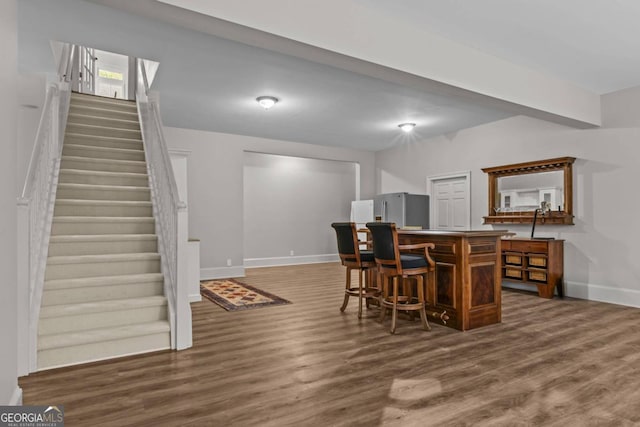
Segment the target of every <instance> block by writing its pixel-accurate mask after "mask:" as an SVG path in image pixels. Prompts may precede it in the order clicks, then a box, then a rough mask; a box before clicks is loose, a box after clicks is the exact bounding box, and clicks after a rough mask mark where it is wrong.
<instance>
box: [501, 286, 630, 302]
mask: <svg viewBox="0 0 640 427" xmlns="http://www.w3.org/2000/svg"><path fill="white" fill-rule="evenodd" d="M502 286H504V287H505V288H512V289H521V290H525V291H533V292H536V291H537V288H536V286H535V285H532V284H529V285H525V284H522V283H517V282H511V281H508V280H505V281H503V282H502ZM564 294H565V296H567V297H571V298H578V299H585V300H589V301H599V302H608V303H611V304H618V305H626V306H629V307H639V308H640V291H638V290H635V289H626V288H612V287H610V286H601V285H594V284H590V283H580V282H569V281H566V282H565V286H564Z"/></svg>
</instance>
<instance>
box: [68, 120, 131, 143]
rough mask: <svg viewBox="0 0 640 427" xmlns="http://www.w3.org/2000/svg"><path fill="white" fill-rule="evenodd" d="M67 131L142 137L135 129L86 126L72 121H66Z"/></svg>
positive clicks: (117, 136) (121, 136) (118, 136)
mask: <svg viewBox="0 0 640 427" xmlns="http://www.w3.org/2000/svg"><path fill="white" fill-rule="evenodd" d="M67 132H72V133H81V134H86V135H96V136H112V137H116V138H133V139H142V134H141V133H140V131H136V130H127V129H116V128H110V127H100V126H86V125H83V124H80V123H72V122H69V123H67Z"/></svg>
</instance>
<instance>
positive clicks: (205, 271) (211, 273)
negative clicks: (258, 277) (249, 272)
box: [200, 265, 245, 280]
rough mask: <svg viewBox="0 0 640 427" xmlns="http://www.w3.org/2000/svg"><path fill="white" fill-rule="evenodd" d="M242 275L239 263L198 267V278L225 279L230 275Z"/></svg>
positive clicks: (242, 269) (242, 270)
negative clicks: (227, 265) (233, 265)
mask: <svg viewBox="0 0 640 427" xmlns="http://www.w3.org/2000/svg"><path fill="white" fill-rule="evenodd" d="M244 276H245V274H244V267H243V266H241V265H239V266H237V267H215V268H201V269H200V280H209V279H227V278H230V277H244Z"/></svg>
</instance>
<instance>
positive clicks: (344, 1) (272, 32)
mask: <svg viewBox="0 0 640 427" xmlns="http://www.w3.org/2000/svg"><path fill="white" fill-rule="evenodd" d="M90 1H91V2H93V3H99V4H103V5H105V6H109V7H115V8H118V9H121V10H124V11H127V12H129V13H134V14H137V15H141V16H145V17H147V18H150V19H155V20H159V21H163V22H167V23H171V24H173V25H178V26H181V27H183V28H189V29H192V30H195V31H200V32H203V33H207V34H211V35H214V36H218V37H222V38H225V39H229V40H233V41H237V42H240V43H244V44H248V45H251V46H255V47H260V48H264V49H268V50H271V51H275V52H279V53H283V54H287V55H291V56H295V57H298V58H302V59H306V60H310V61H314V62H317V63H321V64H325V65H330V66H334V67H337V68H341V69H344V70H348V71H352V72H355V73H359V74H363V75H366V76H370V77H375V78H379V79H382V80H385V81H389V82H393V83H397V84H402V85H405V86H407V87H411V88H414V89H417V90H424V91H427V92H431V93H435V94H439V95H448V96H454V97H458V98H459V99H464V100H466V101H468V102H472V103H475V104H480V105H487V106H491V107H494V108H499V109H502V110H504V111H507V112H510V113H513V114H522V115H527V116H531V117H536V118H539V119H543V120H548V121H552V122H555V123H559V124H563V125H568V126H572V127H577V128H590V127H596V126H600V124H601V112H600V96H599V95H597V94H595V93H592V92H589V91H587V90H585V89H582V88H579V87H577V86H575V85H573V84H571V83H570V82H566V81H563V80H560V79H557V78H555V77H553V76H550V75H546V74H543V73H541V72H538V71H534V70H530V69H527V68H525V67H522V66H519V65H515V64H512V63H510V62H508V61H505V60H502V59H500V58H497V57H494V56H491V55H487V54H484V53H482V52H480V51H478V50H475V49H472V48H469V47H467V46H463V45H461V44H458V43H455V42H452V41H450V40H447V39H444V38H442V37H439V36H437V35H434V34H431V33H428V32H426V31H424V30H420V29H416V28H414V27H411V26H407V25H403V24H402V23H401V22H398V21H397V20H393V19H391V18H388V17H386V16H384V15H382V14H380V13H377V11H376V10H374V9H372V8H371V7H367V6H366V3H363V2H359V1H356V0H324V1H322V2H309V1H289V0H270V1H269V2H264V1H263V0H243V1H242V2H237V1H235V0H160V2H158V1H155V0H136V1H129V0H90ZM169 3H171V4H169ZM173 4H175V5H180V6H181V7H176V6H174V5H173ZM184 8H189V9H192V10H187V9H184Z"/></svg>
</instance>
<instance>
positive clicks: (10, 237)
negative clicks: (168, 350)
mask: <svg viewBox="0 0 640 427" xmlns="http://www.w3.org/2000/svg"><path fill="white" fill-rule="evenodd" d="M16 34H17V31H16V1H15V0H5V1H2V2H0V52H2V55H1V56H0V93H2V96H1V97H0V141H1V143H2V156H0V183H1V185H0V272H2V278H1V279H0V331H2V332H1V334H0V343H1V344H0V405H7V404H18V403H21V399H22V397H21V392H20V389H19V388H18V382H17V378H18V361H17V349H16V348H17V342H18V340H17V313H16V304H17V288H16V283H17V267H16V263H17V260H16V196H17V194H16V186H17V184H16V173H17V169H16V159H17V144H16V141H17V125H16V122H17V118H18V114H17V91H16V82H17V79H18V76H17V39H16Z"/></svg>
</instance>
